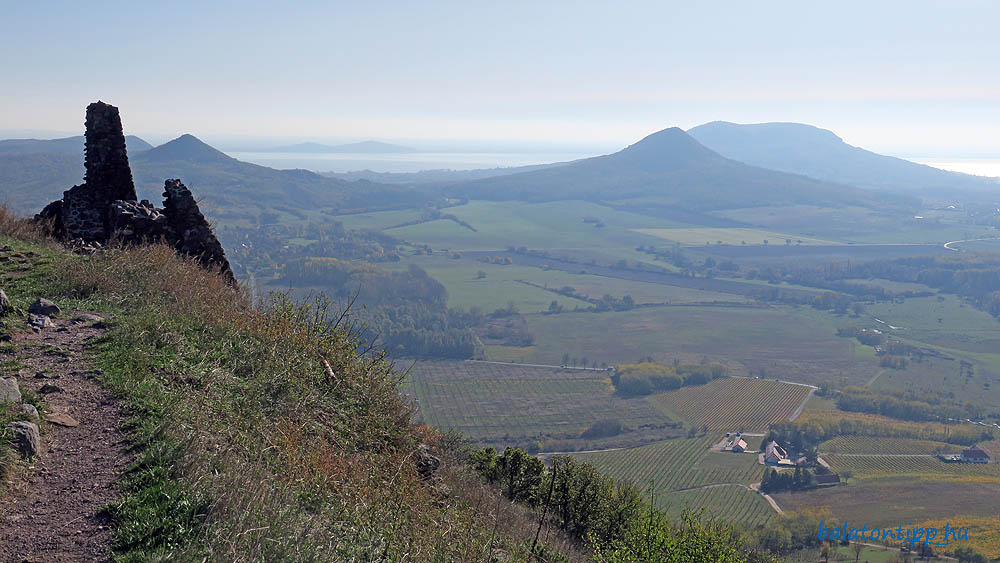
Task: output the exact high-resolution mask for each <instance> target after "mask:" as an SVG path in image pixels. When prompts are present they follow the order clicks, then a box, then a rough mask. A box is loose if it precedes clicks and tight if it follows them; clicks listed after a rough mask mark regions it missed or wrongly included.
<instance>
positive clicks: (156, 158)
mask: <svg viewBox="0 0 1000 563" xmlns="http://www.w3.org/2000/svg"><path fill="white" fill-rule="evenodd" d="M141 160H142V161H143V162H169V161H173V160H181V161H185V162H198V163H216V164H221V165H235V163H238V162H239V161H238V160H236V159H235V158H233V157H231V156H229V155H227V154H226V153H224V152H222V151H220V150H218V149H216V148H215V147H212V146H211V145H209V144H207V143H205V142H204V141H202V140H201V139H199V138H198V137H195V136H194V135H191V134H185V135H181V136H180V137H177V138H176V139H174V140H172V141H168V142H166V143H163V144H162V145H160V146H158V147H154V148H152V149H150V150H149V151H147V152H146V154H144V155H142V158H141Z"/></svg>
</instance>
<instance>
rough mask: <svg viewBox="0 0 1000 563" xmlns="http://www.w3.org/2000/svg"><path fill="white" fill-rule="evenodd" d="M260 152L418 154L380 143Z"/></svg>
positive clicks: (310, 145)
mask: <svg viewBox="0 0 1000 563" xmlns="http://www.w3.org/2000/svg"><path fill="white" fill-rule="evenodd" d="M260 152H299V153H408V152H417V150H416V149H412V148H410V147H404V146H400V145H393V144H390V143H382V142H379V141H362V142H360V143H349V144H346V145H324V144H321V143H299V144H297V145H286V146H283V147H273V148H269V149H264V150H263V151H260Z"/></svg>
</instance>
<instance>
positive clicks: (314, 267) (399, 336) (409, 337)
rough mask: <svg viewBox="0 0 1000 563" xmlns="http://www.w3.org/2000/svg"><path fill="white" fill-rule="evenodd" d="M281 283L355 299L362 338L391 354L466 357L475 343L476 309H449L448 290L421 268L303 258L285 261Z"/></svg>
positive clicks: (478, 314) (480, 319)
mask: <svg viewBox="0 0 1000 563" xmlns="http://www.w3.org/2000/svg"><path fill="white" fill-rule="evenodd" d="M282 279H283V281H285V282H287V283H288V284H289V285H291V286H297V287H302V286H307V287H308V286H315V287H318V288H321V289H322V290H323V291H324V292H325V293H327V294H328V295H330V296H331V297H333V298H334V299H336V300H337V301H339V302H341V303H348V302H351V301H352V300H353V301H354V305H355V307H354V310H353V312H354V315H355V316H356V317H357V318H358V319H359V320H360V321H361V322H362V323H363V324H364V325H365V328H366V329H367V330H365V332H364V333H363V334H362V341H363V342H364V343H365V344H366V345H372V346H374V347H376V348H382V349H385V350H388V351H390V352H391V353H392V354H393V355H394V356H403V357H406V356H409V357H433V358H456V359H468V358H473V357H475V356H476V355H477V353H478V351H479V348H480V347H481V346H480V343H479V338H478V336H477V334H476V331H475V330H474V329H475V327H478V326H480V325H481V324H482V323H483V321H484V319H485V318H486V315H485V314H484V313H483V312H482V311H481V310H478V309H477V310H470V311H469V312H466V311H463V310H449V309H448V308H447V306H446V305H445V302H446V301H447V297H448V294H447V291H446V290H445V288H444V286H443V285H441V283H440V282H438V281H437V280H435V279H434V278H432V277H430V276H429V275H427V272H425V271H424V270H423V269H421V268H419V267H418V266H415V265H411V266H410V267H409V268H408V269H407V270H404V271H387V270H383V269H381V268H379V267H378V266H376V265H374V264H358V263H354V262H348V261H345V260H338V259H336V258H305V259H301V260H296V261H293V262H291V263H289V264H288V265H287V266H286V267H285V270H284V272H283V278H282Z"/></svg>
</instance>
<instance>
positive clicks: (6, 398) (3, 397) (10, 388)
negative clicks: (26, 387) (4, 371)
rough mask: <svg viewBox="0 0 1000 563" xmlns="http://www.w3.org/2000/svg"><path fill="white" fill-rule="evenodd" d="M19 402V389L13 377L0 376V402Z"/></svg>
mask: <svg viewBox="0 0 1000 563" xmlns="http://www.w3.org/2000/svg"><path fill="white" fill-rule="evenodd" d="M20 402H21V390H20V389H19V388H18V387H17V380H16V379H14V378H13V377H4V378H0V404H3V403H20Z"/></svg>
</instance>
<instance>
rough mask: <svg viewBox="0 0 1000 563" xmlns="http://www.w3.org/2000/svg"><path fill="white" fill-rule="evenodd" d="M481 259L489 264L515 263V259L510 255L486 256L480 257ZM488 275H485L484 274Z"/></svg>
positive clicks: (504, 264) (505, 264) (503, 264)
mask: <svg viewBox="0 0 1000 563" xmlns="http://www.w3.org/2000/svg"><path fill="white" fill-rule="evenodd" d="M480 261H482V262H486V263H487V264H499V265H501V266H507V265H509V264H513V263H514V261H513V260H511V259H510V256H486V257H483V258H480ZM483 277H484V278H485V277H486V276H485V275H484V276H483Z"/></svg>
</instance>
